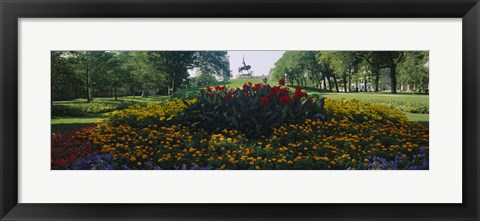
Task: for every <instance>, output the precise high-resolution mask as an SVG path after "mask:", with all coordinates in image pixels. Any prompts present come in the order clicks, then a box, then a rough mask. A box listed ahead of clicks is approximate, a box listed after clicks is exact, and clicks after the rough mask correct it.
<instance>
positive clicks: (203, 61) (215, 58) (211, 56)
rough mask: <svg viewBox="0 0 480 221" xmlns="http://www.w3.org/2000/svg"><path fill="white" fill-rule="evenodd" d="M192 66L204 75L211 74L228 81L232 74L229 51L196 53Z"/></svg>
mask: <svg viewBox="0 0 480 221" xmlns="http://www.w3.org/2000/svg"><path fill="white" fill-rule="evenodd" d="M193 56H194V63H193V65H192V66H194V67H197V68H199V69H200V71H201V72H202V73H209V74H210V75H214V76H217V77H220V78H222V80H223V81H228V80H229V79H230V78H231V76H232V74H231V71H230V62H229V61H228V54H227V51H197V52H195V53H194V55H193Z"/></svg>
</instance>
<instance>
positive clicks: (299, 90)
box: [293, 87, 308, 100]
mask: <svg viewBox="0 0 480 221" xmlns="http://www.w3.org/2000/svg"><path fill="white" fill-rule="evenodd" d="M307 96H308V94H307V93H306V92H303V91H302V88H301V87H297V88H296V89H295V93H294V94H293V98H295V99H296V100H298V99H300V98H303V97H305V98H306V97H307Z"/></svg>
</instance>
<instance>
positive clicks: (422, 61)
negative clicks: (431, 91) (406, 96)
mask: <svg viewBox="0 0 480 221" xmlns="http://www.w3.org/2000/svg"><path fill="white" fill-rule="evenodd" d="M428 62H429V56H428V51H411V52H405V59H404V60H403V62H401V63H400V64H399V65H398V74H399V76H398V78H399V82H401V83H403V84H410V85H414V90H418V91H425V92H427V91H428V82H429V76H428V72H429V70H428Z"/></svg>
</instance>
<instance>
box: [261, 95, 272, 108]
mask: <svg viewBox="0 0 480 221" xmlns="http://www.w3.org/2000/svg"><path fill="white" fill-rule="evenodd" d="M269 103H270V100H269V99H268V97H267V96H265V97H263V98H262V99H261V100H260V105H262V106H264V105H268V104H269Z"/></svg>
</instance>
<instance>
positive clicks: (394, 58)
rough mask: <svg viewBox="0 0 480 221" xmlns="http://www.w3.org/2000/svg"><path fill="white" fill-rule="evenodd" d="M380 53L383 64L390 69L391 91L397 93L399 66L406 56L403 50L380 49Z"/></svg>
mask: <svg viewBox="0 0 480 221" xmlns="http://www.w3.org/2000/svg"><path fill="white" fill-rule="evenodd" d="M375 53H378V54H379V55H380V56H382V57H381V58H382V59H383V64H384V65H385V66H386V67H388V68H389V70H390V81H391V92H392V94H396V93H397V66H398V64H399V63H400V62H402V60H403V59H404V58H405V52H403V51H379V52H375Z"/></svg>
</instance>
